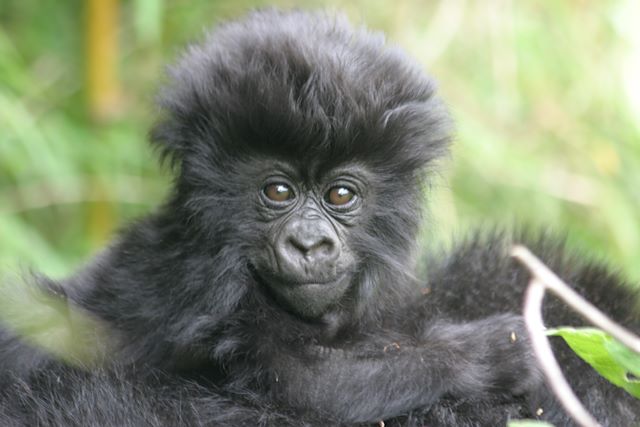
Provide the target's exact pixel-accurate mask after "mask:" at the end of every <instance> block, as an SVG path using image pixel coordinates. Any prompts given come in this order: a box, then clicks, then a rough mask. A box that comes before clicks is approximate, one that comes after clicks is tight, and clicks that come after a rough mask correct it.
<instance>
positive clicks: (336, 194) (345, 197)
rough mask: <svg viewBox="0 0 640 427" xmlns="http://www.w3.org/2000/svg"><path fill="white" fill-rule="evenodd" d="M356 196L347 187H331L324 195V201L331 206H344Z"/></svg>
mask: <svg viewBox="0 0 640 427" xmlns="http://www.w3.org/2000/svg"><path fill="white" fill-rule="evenodd" d="M355 196H356V193H354V192H353V191H351V190H350V189H348V188H347V187H333V188H332V189H330V190H329V191H328V192H327V194H326V195H325V200H326V201H327V202H328V203H330V204H332V205H333V206H344V205H347V204H349V202H351V201H352V200H353V198H354V197H355Z"/></svg>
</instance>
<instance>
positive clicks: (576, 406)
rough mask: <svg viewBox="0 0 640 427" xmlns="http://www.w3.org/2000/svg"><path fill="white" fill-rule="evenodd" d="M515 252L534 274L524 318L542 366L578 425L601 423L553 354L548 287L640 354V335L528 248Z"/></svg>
mask: <svg viewBox="0 0 640 427" xmlns="http://www.w3.org/2000/svg"><path fill="white" fill-rule="evenodd" d="M511 255H512V256H513V257H515V258H516V259H518V260H519V261H520V262H522V263H523V264H524V265H525V266H526V267H527V268H528V269H529V270H530V271H531V274H532V275H533V277H532V279H531V282H530V283H529V287H528V288H527V292H526V296H525V305H524V319H525V323H526V325H527V329H528V331H529V334H530V336H531V345H532V347H533V351H534V353H535V355H536V357H537V358H538V360H539V362H540V365H541V366H542V369H543V371H544V373H545V375H546V377H547V380H548V381H549V385H550V386H551V388H552V389H553V391H554V393H555V395H556V396H557V397H558V400H560V403H561V404H562V405H563V406H564V408H565V410H566V411H567V413H568V414H569V415H570V416H571V417H572V418H573V419H574V420H575V421H576V422H577V423H578V424H580V425H581V426H584V427H598V426H600V424H599V423H598V422H597V421H596V420H595V419H594V418H593V416H591V414H589V412H588V411H587V410H586V409H585V408H584V406H583V405H582V403H580V400H579V399H578V398H577V397H576V395H575V394H574V393H573V390H572V389H571V386H569V384H568V383H567V380H566V378H565V377H564V375H562V371H561V370H560V366H559V365H558V362H557V360H556V358H555V357H554V356H553V351H552V350H551V345H550V344H549V340H548V338H547V336H546V335H545V334H544V329H545V328H544V323H543V320H542V299H543V297H544V293H545V290H546V289H549V290H550V291H551V292H553V293H554V294H556V295H557V296H558V297H559V298H560V299H562V300H563V301H564V302H565V303H567V305H569V307H571V308H572V309H574V310H575V311H577V312H578V313H580V314H581V315H582V316H583V317H584V318H585V319H586V320H587V321H589V322H591V323H592V324H594V325H596V326H598V327H600V328H601V329H602V330H604V331H606V332H608V333H609V334H611V335H612V336H613V337H614V338H616V339H618V340H619V341H620V342H622V343H623V344H625V345H626V346H627V347H629V348H630V349H632V350H633V351H635V352H636V353H640V338H638V337H636V336H635V335H634V334H632V333H631V332H629V331H628V330H626V329H625V328H623V327H622V326H620V325H618V324H617V323H615V322H614V321H613V320H611V319H610V318H609V317H607V316H606V315H605V314H604V313H602V312H601V311H600V310H598V309H597V308H596V307H595V306H594V305H593V304H591V303H590V302H588V301H587V300H585V299H584V298H583V297H581V296H580V295H579V294H578V293H576V292H575V291H574V290H573V289H571V288H570V287H569V286H568V285H567V284H565V283H564V282H563V281H562V280H560V279H559V278H558V276H556V275H555V274H554V273H553V272H552V271H551V270H549V268H547V266H546V265H544V264H543V263H542V261H540V260H539V259H538V258H536V257H535V255H533V254H532V253H531V252H530V251H529V250H528V249H527V248H525V247H523V246H519V245H517V246H515V247H514V248H513V249H512V251H511Z"/></svg>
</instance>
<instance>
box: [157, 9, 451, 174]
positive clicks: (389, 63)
mask: <svg viewBox="0 0 640 427" xmlns="http://www.w3.org/2000/svg"><path fill="white" fill-rule="evenodd" d="M169 77H170V82H169V84H168V85H167V86H166V87H165V88H164V90H163V91H162V92H161V94H160V106H161V108H162V109H163V110H164V111H165V113H166V114H165V118H164V120H163V121H162V122H160V123H159V124H158V126H157V127H156V129H155V132H154V133H153V137H154V138H153V139H154V140H155V142H156V143H158V144H159V145H160V147H161V149H162V150H163V152H164V154H165V155H169V156H170V157H173V158H174V160H179V161H180V160H182V159H183V158H184V157H186V156H189V154H191V153H193V154H194V155H198V156H201V155H202V154H203V152H202V149H203V148H208V150H209V153H207V154H210V155H211V156H212V157H213V158H218V159H219V160H220V159H221V158H224V157H225V156H230V155H233V156H238V155H243V154H246V153H247V152H249V153H251V152H259V153H264V152H266V153H269V154H272V155H277V156H278V157H281V158H291V159H294V160H296V161H297V162H298V163H300V162H303V163H304V162H305V160H312V159H313V161H314V162H317V161H318V160H319V159H324V160H326V161H328V162H332V163H334V164H335V162H336V161H345V160H352V159H354V158H355V159H357V160H365V161H367V162H370V163H378V164H380V165H381V166H383V165H384V164H386V163H390V166H389V167H390V169H394V170H396V171H398V170H403V171H406V172H409V173H410V172H412V171H413V170H415V169H418V168H421V167H422V166H423V165H424V164H426V163H428V162H429V161H430V160H431V159H433V158H435V157H437V156H439V155H440V154H441V153H442V152H443V151H445V150H446V145H447V141H448V126H447V125H448V118H447V113H446V111H445V109H444V108H443V106H442V104H441V103H440V101H439V99H438V98H436V97H435V94H434V90H435V89H434V84H433V82H432V81H431V80H430V79H429V78H428V77H427V76H426V75H425V74H424V73H423V72H422V71H421V69H420V67H419V66H418V65H417V64H416V63H414V62H413V61H411V60H410V59H409V58H408V57H406V56H405V55H404V54H403V53H402V52H400V51H399V50H397V49H395V48H393V47H390V46H388V45H386V44H385V42H384V38H383V37H382V36H381V35H379V34H373V33H370V32H367V31H365V30H364V29H362V30H356V29H353V28H352V27H350V26H349V24H348V23H347V21H346V20H345V19H344V18H341V17H330V16H327V15H325V14H321V13H308V12H288V13H283V12H279V11H274V10H267V11H260V12H255V13H253V14H250V15H249V16H248V17H247V18H245V19H244V20H241V21H236V22H232V23H229V24H225V25H222V26H220V27H219V28H218V29H217V30H215V31H214V32H212V33H210V34H209V35H208V36H207V37H206V39H205V41H204V42H203V43H201V44H197V45H193V46H191V47H190V48H189V49H188V50H187V52H186V54H185V55H183V57H182V58H180V59H179V61H178V62H177V64H176V65H174V66H173V67H171V68H170V70H169ZM195 145H197V146H198V147H197V148H196V147H194V146H195ZM364 147H366V149H363V148H364ZM365 156H366V158H363V157H365Z"/></svg>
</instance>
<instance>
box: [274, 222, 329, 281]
mask: <svg viewBox="0 0 640 427" xmlns="http://www.w3.org/2000/svg"><path fill="white" fill-rule="evenodd" d="M276 255H277V256H278V258H280V261H281V262H280V268H283V269H284V270H289V273H291V274H293V275H296V276H299V275H301V276H305V277H307V276H309V277H307V278H311V277H316V278H322V277H324V276H327V275H331V274H332V272H335V268H336V261H337V259H338V257H339V256H340V244H339V241H338V236H337V235H336V233H335V230H334V229H333V227H332V226H331V225H330V224H328V223H327V222H326V221H323V220H320V219H309V218H299V219H294V220H292V221H291V222H290V223H289V224H288V225H287V227H285V229H284V230H283V234H282V238H281V239H280V241H279V243H278V247H277V248H276Z"/></svg>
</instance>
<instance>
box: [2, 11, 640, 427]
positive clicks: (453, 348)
mask: <svg viewBox="0 0 640 427" xmlns="http://www.w3.org/2000/svg"><path fill="white" fill-rule="evenodd" d="M170 77H171V80H170V82H169V83H168V85H167V86H166V88H165V89H164V90H163V91H162V92H161V96H160V105H161V108H162V110H163V116H162V118H161V120H160V121H159V123H158V124H157V126H156V127H155V129H154V131H153V134H152V140H153V143H154V145H155V146H156V147H157V148H159V150H160V152H161V154H162V157H163V158H165V159H166V160H168V161H169V162H170V163H171V164H172V165H173V169H174V170H175V172H176V177H175V186H174V191H173V192H172V194H171V196H170V197H169V199H168V201H167V203H166V204H164V205H163V206H162V207H161V208H160V209H159V210H158V211H157V212H155V213H153V214H151V215H149V216H148V217H146V218H144V219H142V220H140V221H138V222H137V223H135V224H133V225H131V226H130V227H128V229H127V230H126V231H124V232H123V233H121V234H120V236H119V237H118V238H117V239H116V241H115V242H114V243H113V244H112V245H111V246H110V247H109V248H108V249H106V250H105V251H104V252H103V253H102V254H101V255H99V256H97V257H96V258H95V259H94V260H93V261H92V262H91V263H89V265H88V266H87V267H85V268H84V269H82V270H81V271H80V272H79V273H78V274H76V275H75V276H73V277H71V278H69V279H67V280H64V281H62V282H59V283H57V282H53V281H50V280H47V279H38V283H39V285H40V287H41V288H42V289H43V290H44V291H45V292H47V293H49V294H50V295H52V296H54V297H55V298H56V299H57V300H58V301H59V302H62V303H64V304H66V305H67V306H68V309H69V310H70V312H78V311H80V312H83V313H87V314H88V315H89V316H90V317H91V318H93V319H95V320H97V321H98V322H99V324H100V325H101V329H102V330H103V331H104V332H103V334H102V335H101V336H100V339H101V341H102V343H101V348H103V350H102V352H101V353H100V354H99V355H98V356H96V359H95V360H93V361H92V363H84V364H80V365H79V364H73V363H71V364H69V363H65V362H64V361H62V360H59V359H58V358H56V357H53V356H50V355H48V354H47V352H46V351H45V350H43V349H42V348H36V347H32V346H30V345H29V344H27V343H24V342H23V341H22V340H21V339H20V338H19V334H16V333H12V332H10V330H9V329H6V330H5V331H4V332H2V335H1V342H0V344H1V345H0V349H1V350H0V352H1V355H0V356H1V357H0V371H1V374H0V385H1V388H0V393H1V397H0V424H2V425H29V426H34V425H64V426H69V425H78V426H87V425H119V426H127V425H131V426H138V425H151V426H159V425H170V426H174V425H213V426H217V425H220V426H245V425H247V426H256V425H273V426H300V425H310V426H313V425H322V426H326V425H356V424H357V425H361V424H365V425H366V424H370V423H377V422H379V421H381V420H384V421H385V423H386V425H393V426H423V425H429V426H489V425H491V426H493V425H503V424H504V423H505V422H506V421H507V420H508V419H515V418H539V419H545V420H549V421H551V422H553V423H554V424H555V425H557V426H561V425H570V424H571V423H570V421H569V420H568V418H567V417H566V415H565V414H564V413H563V412H562V410H561V409H560V407H559V406H558V404H557V402H556V401H555V400H554V398H553V397H552V396H551V395H550V394H549V392H548V391H547V388H546V387H545V386H544V385H543V383H542V379H541V375H540V372H539V370H538V368H537V365H536V362H535V360H534V359H533V357H532V355H531V351H530V348H529V344H528V340H527V336H526V332H525V331H524V328H523V325H522V322H521V319H520V317H519V316H518V315H517V314H516V313H518V312H519V311H520V304H521V301H522V292H523V289H524V287H525V284H526V282H527V280H528V277H527V275H526V273H525V272H524V271H522V269H521V268H519V267H517V266H516V265H515V264H514V263H513V262H512V261H511V260H510V259H509V257H508V250H509V247H510V245H511V244H512V241H514V240H520V239H512V238H508V237H505V236H503V235H501V234H500V233H493V234H491V233H488V234H487V235H485V237H477V238H471V239H469V240H468V241H467V242H466V243H463V244H461V245H460V246H459V247H458V248H456V249H455V250H453V251H452V252H451V253H450V254H448V255H444V256H438V257H433V259H432V260H430V261H429V268H428V271H429V276H428V277H427V278H418V279H416V278H415V272H414V270H415V267H414V264H415V260H416V256H415V252H416V235H417V233H418V227H419V224H420V218H421V205H422V198H421V196H420V195H421V193H422V190H423V187H424V185H425V183H426V181H425V179H426V178H427V173H426V172H427V171H428V169H429V168H430V167H431V166H432V165H433V162H434V160H436V159H437V158H439V157H441V156H442V155H443V154H445V153H446V152H447V145H448V142H449V119H448V116H447V112H446V109H445V108H444V107H443V105H442V103H441V101H440V100H439V99H438V98H437V97H436V95H435V88H434V85H433V83H432V81H431V80H430V79H429V78H428V77H427V76H426V75H425V74H424V73H423V72H422V71H421V68H420V66H418V65H417V64H416V63H414V62H413V61H412V60H411V59H409V58H407V57H406V56H405V55H404V54H403V53H402V52H401V51H399V50H396V49H394V48H392V47H389V46H386V45H385V44H384V41H383V38H382V37H381V36H379V35H376V34H372V33H369V32H366V31H364V30H354V29H352V28H351V27H350V26H349V25H348V24H347V23H346V22H345V21H344V20H343V19H340V18H330V17H327V16H325V15H322V14H315V13H303V12H288V13H282V12H277V11H262V12H256V13H252V14H250V15H249V16H248V17H247V18H245V19H243V20H241V21H238V22H232V23H228V24H225V25H222V26H220V27H219V28H218V29H217V30H216V31H214V32H213V33H211V34H210V35H209V37H208V38H207V39H206V41H205V42H204V43H202V44H199V45H193V46H191V47H189V48H188V49H187V52H186V53H185V54H184V55H183V56H182V58H181V59H180V60H179V61H178V63H177V65H176V66H174V67H172V68H171V69H170ZM525 243H527V244H528V245H529V246H530V247H532V248H533V249H534V251H535V252H537V253H538V254H541V255H542V256H543V258H544V259H545V260H546V262H548V263H549V264H550V266H551V267H552V268H553V269H555V270H556V271H558V272H559V273H560V274H561V275H562V276H563V277H564V278H565V279H566V280H567V281H569V282H570V283H572V284H573V285H574V286H575V287H576V289H578V290H579V291H580V292H581V293H582V294H584V295H585V296H586V297H587V298H589V299H590V300H592V301H593V302H594V303H596V304H597V305H598V306H600V307H601V308H602V309H604V310H605V311H607V312H608V313H610V314H611V315H613V316H614V317H615V318H617V319H618V320H620V321H622V322H623V323H625V324H626V325H629V326H631V327H633V328H636V329H637V327H638V319H637V317H636V316H635V315H634V314H633V312H632V310H631V302H632V301H633V299H634V297H633V295H631V294H630V292H629V291H628V290H626V287H625V286H622V284H621V283H620V280H619V279H617V278H616V277H614V276H612V275H610V274H609V273H607V272H606V271H605V270H604V269H602V268H600V267H598V266H596V265H583V264H581V263H580V262H578V261H577V260H575V259H572V258H570V257H569V256H568V255H566V254H565V252H564V251H563V249H562V245H558V244H554V243H549V242H545V239H542V238H540V239H532V240H531V241H528V242H525ZM425 289H428V290H429V291H428V292H425ZM547 308H548V310H547V313H546V314H547V320H548V322H549V323H550V324H554V325H561V324H566V323H572V324H576V323H579V321H578V319H576V318H575V317H574V316H572V315H571V314H569V313H568V312H567V310H566V309H564V308H562V306H561V305H560V304H558V303H557V302H555V301H552V300H551V301H548V305H547ZM513 333H515V336H516V339H515V340H512V339H510V337H512V336H513ZM555 348H556V351H557V355H558V357H559V359H560V360H561V362H562V364H563V366H564V367H565V371H566V373H567V375H568V378H569V379H570V381H571V382H572V383H573V385H574V387H575V390H576V391H577V392H578V394H579V395H580V397H581V398H582V400H583V401H584V402H585V403H586V404H587V405H588V407H589V409H590V410H591V411H592V412H593V413H594V414H595V416H596V417H597V418H598V419H599V420H600V421H601V422H602V423H603V424H604V425H610V426H622V425H632V424H634V423H637V422H639V421H640V408H639V406H638V404H637V403H636V402H635V401H634V400H633V399H632V398H630V396H628V395H627V394H626V393H625V392H623V391H621V390H620V389H617V388H615V387H613V386H611V385H609V384H607V383H606V381H604V380H602V379H601V378H600V377H599V376H598V375H597V374H595V373H593V372H592V371H591V370H590V368H589V367H588V366H586V365H585V364H584V363H583V362H581V361H580V360H578V359H577V358H576V357H575V356H573V355H572V353H571V352H570V351H569V350H568V349H567V348H566V346H565V345H564V344H562V343H561V342H556V343H555ZM540 408H541V409H542V411H540V410H539V409H540Z"/></svg>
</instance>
